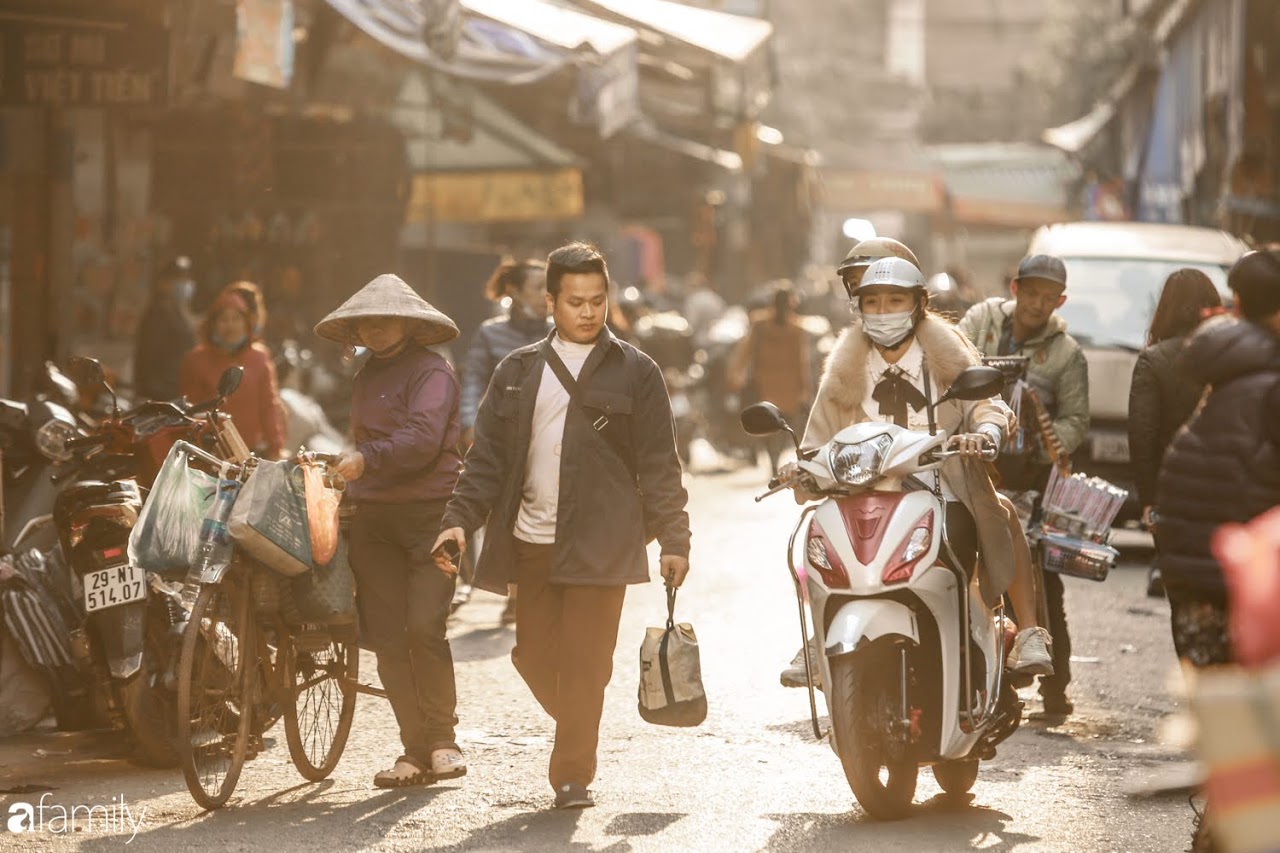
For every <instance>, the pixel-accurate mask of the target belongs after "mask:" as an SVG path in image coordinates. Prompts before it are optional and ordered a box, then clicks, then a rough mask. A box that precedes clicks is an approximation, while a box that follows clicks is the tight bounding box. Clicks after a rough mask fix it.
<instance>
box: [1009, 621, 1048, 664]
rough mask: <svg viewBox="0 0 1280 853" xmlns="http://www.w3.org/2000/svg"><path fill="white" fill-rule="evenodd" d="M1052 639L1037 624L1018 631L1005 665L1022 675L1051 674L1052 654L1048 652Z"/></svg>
mask: <svg viewBox="0 0 1280 853" xmlns="http://www.w3.org/2000/svg"><path fill="white" fill-rule="evenodd" d="M1052 645H1053V640H1052V639H1051V638H1050V637H1049V632H1048V631H1046V630H1045V629H1044V628H1041V627H1039V626H1037V627H1035V628H1026V629H1024V630H1022V631H1019V632H1018V636H1017V637H1016V638H1014V641H1013V651H1012V652H1010V653H1009V660H1008V661H1007V662H1006V664H1005V665H1006V667H1007V668H1008V669H1009V671H1010V672H1017V673H1021V674H1024V675H1053V656H1052V655H1051V654H1050V653H1049V649H1050V647H1051V646H1052Z"/></svg>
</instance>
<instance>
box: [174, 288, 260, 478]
mask: <svg viewBox="0 0 1280 853" xmlns="http://www.w3.org/2000/svg"><path fill="white" fill-rule="evenodd" d="M253 320H254V317H253V309H252V308H250V306H249V305H248V304H247V303H246V302H245V300H244V299H243V298H241V297H240V296H239V295H238V294H236V293H223V294H222V295H221V296H219V297H218V298H217V300H215V301H214V303H213V306H212V307H210V309H209V313H208V315H206V317H205V319H204V323H203V324H202V325H201V327H200V339H201V343H200V344H198V345H197V346H196V348H195V349H193V350H191V352H189V353H187V354H186V356H185V357H184V358H183V359H182V371H181V374H182V379H181V387H182V394H183V396H185V397H186V398H187V399H188V400H191V401H192V402H201V401H204V400H210V399H212V398H213V397H215V396H217V388H218V379H219V378H220V377H221V376H222V374H223V373H224V372H225V371H226V369H227V368H228V367H232V366H233V365H239V366H241V367H243V368H244V378H243V379H242V380H241V382H240V387H239V388H238V389H236V392H235V393H234V394H232V395H231V396H230V397H228V398H227V401H226V402H225V403H224V404H223V411H225V412H226V413H227V414H229V415H231V419H232V421H234V423H235V425H236V429H237V430H239V432H240V435H241V436H242V437H243V438H244V441H245V444H247V445H248V446H249V448H250V449H251V450H253V451H254V452H256V453H258V454H259V455H260V456H262V457H264V458H266V459H279V458H280V455H281V453H282V452H283V451H284V435H285V432H284V405H283V404H282V403H281V402H280V386H279V385H278V384H277V383H276V368H275V364H273V363H272V361H271V353H270V351H269V350H268V349H267V348H266V346H264V345H263V344H262V343H261V342H259V341H258V340H257V339H256V337H255V336H254V334H253V326H254V322H253Z"/></svg>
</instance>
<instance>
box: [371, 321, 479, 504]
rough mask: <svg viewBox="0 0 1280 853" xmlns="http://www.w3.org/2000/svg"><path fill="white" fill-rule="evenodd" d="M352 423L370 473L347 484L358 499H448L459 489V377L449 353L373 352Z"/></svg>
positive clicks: (384, 501) (418, 349)
mask: <svg viewBox="0 0 1280 853" xmlns="http://www.w3.org/2000/svg"><path fill="white" fill-rule="evenodd" d="M351 430H352V433H353V434H354V435H355V440H356V449H357V450H359V451H360V452H361V453H362V454H363V455H364V476H362V477H361V478H360V479H359V480H356V481H354V482H352V483H350V484H349V485H348V487H347V490H348V498H349V499H350V500H352V501H354V502H356V503H378V504H392V503H395V504H399V503H415V502H418V501H431V500H444V499H447V498H448V497H449V496H450V495H451V494H453V487H454V484H455V483H457V481H458V472H459V471H461V470H462V457H461V456H460V455H459V454H458V449H457V448H458V440H459V438H460V435H461V428H460V427H459V426H458V380H457V377H455V376H454V373H453V368H452V367H450V366H449V362H447V361H445V360H444V358H443V357H441V356H440V355H438V354H437V353H434V352H432V351H431V350H428V349H424V348H422V347H420V346H418V345H416V344H410V345H409V346H408V347H407V348H406V349H405V350H404V351H403V352H401V353H400V354H399V355H395V356H392V357H391V358H389V359H380V358H372V359H370V360H369V361H368V362H367V363H366V364H365V366H364V367H362V368H361V369H360V372H359V373H358V374H356V378H355V383H354V386H353V388H352V400H351Z"/></svg>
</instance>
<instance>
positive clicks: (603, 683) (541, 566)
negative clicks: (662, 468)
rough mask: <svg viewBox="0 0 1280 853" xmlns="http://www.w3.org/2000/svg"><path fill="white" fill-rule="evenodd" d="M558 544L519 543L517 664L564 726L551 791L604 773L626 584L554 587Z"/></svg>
mask: <svg viewBox="0 0 1280 853" xmlns="http://www.w3.org/2000/svg"><path fill="white" fill-rule="evenodd" d="M554 555H555V546H554V545H533V544H530V543H528V542H522V541H520V540H518V539H517V540H516V561H517V562H516V571H515V579H516V583H517V588H518V589H519V590H520V595H519V596H518V597H517V599H516V646H515V648H514V649H512V650H511V661H512V663H514V664H515V666H516V670H517V671H518V672H519V673H520V675H521V677H522V678H524V680H525V683H526V684H528V685H529V689H530V690H532V691H533V696H534V698H535V699H537V700H538V702H539V703H540V704H541V705H542V707H543V709H544V710H546V712H547V713H548V714H550V715H551V717H552V719H554V720H555V721H556V743H555V747H554V748H553V749H552V751H551V772H550V779H551V787H552V788H555V789H559V788H560V786H562V785H566V784H577V785H582V786H583V787H586V786H588V785H590V784H591V781H592V779H594V778H595V775H596V745H597V743H598V741H599V738H600V715H601V713H602V712H603V711H604V689H605V687H607V686H608V684H609V679H610V678H611V677H612V676H613V650H614V648H615V646H617V643H618V622H619V620H620V619H621V618H622V601H623V598H624V596H625V595H626V591H627V588H626V587H625V586H567V585H563V584H553V583H551V566H552V562H553V560H554Z"/></svg>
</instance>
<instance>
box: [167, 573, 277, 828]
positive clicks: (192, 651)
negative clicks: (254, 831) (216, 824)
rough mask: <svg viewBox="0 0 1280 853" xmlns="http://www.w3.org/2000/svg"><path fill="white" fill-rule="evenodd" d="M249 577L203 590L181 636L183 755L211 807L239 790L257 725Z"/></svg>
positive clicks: (192, 783)
mask: <svg viewBox="0 0 1280 853" xmlns="http://www.w3.org/2000/svg"><path fill="white" fill-rule="evenodd" d="M246 580H247V579H245V578H243V577H240V576H235V575H233V576H229V577H227V578H225V579H224V580H223V581H222V583H219V584H214V585H211V586H206V587H205V588H204V589H202V590H201V591H200V596H199V597H198V598H197V599H196V606H195V608H194V609H193V610H192V612H191V618H190V621H188V623H187V628H186V631H185V632H184V633H183V636H182V657H181V659H180V661H179V664H178V757H179V759H180V761H181V763H182V775H183V776H184V777H186V780H187V789H188V790H190V791H191V796H192V797H193V798H194V799H195V801H196V802H197V803H199V804H200V805H201V806H203V807H204V808H206V809H218V808H222V806H224V805H226V802H227V800H228V799H230V797H231V794H232V792H233V791H235V788H236V782H237V781H238V780H239V778H240V770H241V768H242V767H244V759H245V749H246V747H247V746H248V742H249V729H250V724H251V723H252V721H253V693H254V684H255V682H254V680H253V673H254V672H255V671H256V670H255V669H254V666H253V663H254V660H255V654H256V645H257V642H256V641H257V626H256V625H255V624H254V622H253V614H252V609H251V602H250V595H249V585H248V583H247V582H246Z"/></svg>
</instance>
